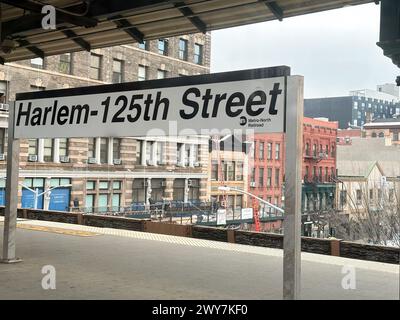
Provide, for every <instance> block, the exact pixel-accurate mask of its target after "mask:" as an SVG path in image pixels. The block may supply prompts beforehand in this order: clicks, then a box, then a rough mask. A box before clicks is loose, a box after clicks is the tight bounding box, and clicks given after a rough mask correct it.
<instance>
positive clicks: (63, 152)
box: [58, 138, 68, 157]
mask: <svg viewBox="0 0 400 320" xmlns="http://www.w3.org/2000/svg"><path fill="white" fill-rule="evenodd" d="M58 140H59V154H60V157H65V156H68V139H67V138H60V139H58Z"/></svg>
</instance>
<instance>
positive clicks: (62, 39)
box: [0, 0, 379, 63]
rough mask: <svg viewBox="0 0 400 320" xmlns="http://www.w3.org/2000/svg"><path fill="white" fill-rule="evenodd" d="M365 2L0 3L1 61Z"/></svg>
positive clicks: (107, 0)
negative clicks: (50, 20) (52, 21)
mask: <svg viewBox="0 0 400 320" xmlns="http://www.w3.org/2000/svg"><path fill="white" fill-rule="evenodd" d="M369 2H377V3H379V1H373V0H276V1H272V0H207V1H205V0H186V1H160V0H135V1H133V0H41V1H39V0H0V3H1V22H2V24H1V35H2V41H3V42H2V45H1V48H0V62H1V63H4V62H11V61H16V60H23V59H31V58H35V57H42V58H43V57H44V56H49V55H55V54H62V53H65V52H74V51H81V50H88V51H90V50H91V49H94V48H101V47H107V46H115V45H121V44H127V43H132V42H142V41H143V40H145V39H158V38H163V37H170V36H176V35H181V34H189V33H195V32H203V33H205V32H207V31H211V30H216V29H221V28H227V27H233V26H239V25H245V24H250V23H255V22H262V21H268V20H275V19H278V20H282V19H285V18H287V17H292V16H297V15H303V14H307V13H312V12H319V11H324V10H329V9H336V8H341V7H344V6H348V5H358V4H364V3H369ZM45 4H49V5H53V6H54V7H55V8H56V13H57V14H56V17H57V20H56V21H57V29H56V30H44V29H43V28H42V26H41V21H42V18H43V16H44V15H45V14H42V13H41V11H42V7H43V5H45ZM316 27H317V26H316ZM4 40H6V42H4ZM3 49H5V50H3ZM7 49H8V50H7Z"/></svg>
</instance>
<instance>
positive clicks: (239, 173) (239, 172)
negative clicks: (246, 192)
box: [235, 162, 243, 181]
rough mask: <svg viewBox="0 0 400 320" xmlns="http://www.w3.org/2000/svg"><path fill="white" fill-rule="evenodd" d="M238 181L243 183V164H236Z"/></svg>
mask: <svg viewBox="0 0 400 320" xmlns="http://www.w3.org/2000/svg"><path fill="white" fill-rule="evenodd" d="M235 171H236V181H243V162H236V170H235Z"/></svg>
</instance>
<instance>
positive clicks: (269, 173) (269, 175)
mask: <svg viewBox="0 0 400 320" xmlns="http://www.w3.org/2000/svg"><path fill="white" fill-rule="evenodd" d="M267 187H272V168H268V169H267Z"/></svg>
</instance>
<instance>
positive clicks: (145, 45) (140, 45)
mask: <svg viewBox="0 0 400 320" xmlns="http://www.w3.org/2000/svg"><path fill="white" fill-rule="evenodd" d="M139 49H142V50H149V45H148V42H147V41H146V40H143V42H142V43H139Z"/></svg>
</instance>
